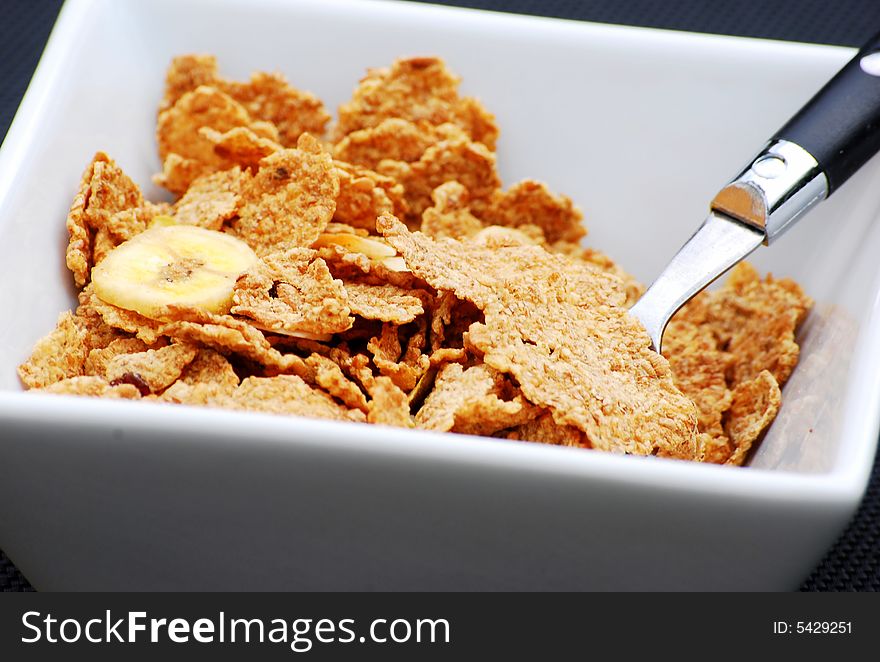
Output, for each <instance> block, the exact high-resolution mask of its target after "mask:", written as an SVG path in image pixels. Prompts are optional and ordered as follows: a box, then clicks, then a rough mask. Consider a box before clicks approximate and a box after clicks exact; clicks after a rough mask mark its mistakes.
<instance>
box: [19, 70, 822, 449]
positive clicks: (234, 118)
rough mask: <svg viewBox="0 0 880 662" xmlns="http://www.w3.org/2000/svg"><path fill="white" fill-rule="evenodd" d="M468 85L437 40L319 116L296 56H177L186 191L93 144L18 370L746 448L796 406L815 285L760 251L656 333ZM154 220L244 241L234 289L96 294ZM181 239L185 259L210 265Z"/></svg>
mask: <svg viewBox="0 0 880 662" xmlns="http://www.w3.org/2000/svg"><path fill="white" fill-rule="evenodd" d="M458 88H459V79H458V78H457V77H456V76H455V75H454V74H453V73H452V72H450V71H449V69H448V68H447V67H446V65H445V64H444V63H443V61H442V60H440V59H438V58H433V57H417V58H408V59H400V60H397V61H395V62H394V63H392V64H391V66H390V67H388V68H380V69H371V70H369V71H368V73H367V75H366V77H365V78H364V79H363V80H361V82H360V84H359V85H358V86H357V87H356V89H355V90H354V94H353V96H352V99H351V100H350V101H349V102H347V103H344V104H343V105H342V106H341V107H340V108H339V112H338V119H337V121H336V123H335V125H334V126H333V127H332V130H331V131H330V132H329V135H325V131H326V130H327V127H328V122H329V120H330V116H329V115H328V113H327V112H326V111H325V109H324V106H323V104H322V103H321V101H320V100H319V99H317V98H316V97H315V96H314V95H312V94H310V93H309V92H305V91H302V90H298V89H296V88H295V87H293V86H292V85H290V84H289V83H288V82H287V80H286V79H285V78H284V77H283V76H281V75H280V74H277V73H261V72H258V73H255V74H253V75H252V76H251V78H250V79H249V80H248V81H244V82H240V81H232V80H229V79H226V78H224V77H222V76H220V74H219V72H218V67H217V62H216V60H215V58H214V57H213V56H210V55H184V56H180V57H177V58H174V60H173V61H172V63H171V66H170V68H169V70H168V73H167V76H166V87H165V95H164V97H163V99H162V100H161V103H160V105H159V113H158V118H157V131H156V138H157V143H158V151H159V157H160V159H161V162H162V171H161V172H160V173H159V174H157V175H156V176H155V181H156V182H157V183H159V184H161V185H162V186H164V187H166V188H167V189H168V190H169V191H171V192H172V193H174V194H176V196H177V199H176V201H175V202H174V203H173V204H169V203H151V202H149V201H147V200H145V199H144V197H143V195H142V193H141V191H140V189H139V188H138V186H137V185H136V184H135V183H134V182H133V181H132V180H131V178H129V177H128V176H127V175H126V174H125V173H124V172H123V170H122V169H121V168H120V167H119V165H117V164H116V163H115V162H114V161H113V160H112V159H110V157H108V156H107V155H106V154H104V153H103V152H98V153H97V154H96V155H95V157H94V158H93V159H92V161H91V162H90V163H89V165H88V166H87V168H86V170H85V172H84V173H83V177H82V181H81V183H80V186H79V190H78V191H77V192H76V194H75V196H74V199H73V203H72V205H71V207H70V212H69V214H68V217H67V229H68V233H69V236H70V240H69V245H68V249H67V255H66V261H67V265H68V267H69V269H70V270H71V272H72V274H73V280H74V283H75V285H76V286H77V288H78V289H79V305H78V307H77V308H76V309H75V310H74V311H71V312H66V313H63V314H62V315H61V316H60V318H59V320H58V324H57V326H56V328H55V330H53V331H52V332H50V333H49V334H48V335H47V336H46V337H45V338H43V339H42V340H40V341H38V342H37V344H36V345H35V347H34V349H33V353H32V355H31V356H30V358H28V359H27V360H26V361H25V362H24V363H23V364H22V365H21V366H20V367H19V374H20V376H21V380H22V383H23V384H24V385H25V387H27V388H30V389H35V390H40V391H44V392H46V393H54V394H61V395H84V396H92V397H112V398H126V399H141V400H154V401H158V402H165V403H172V404H176V405H195V406H209V407H226V408H230V409H237V410H244V411H254V412H263V413H268V414H275V415H293V416H306V417H317V418H326V419H331V420H336V421H346V422H361V423H363V422H366V423H372V424H378V425H387V426H395V427H401V428H420V429H424V430H432V431H435V432H454V433H461V434H469V435H481V436H484V437H490V438H493V439H497V440H521V441H532V442H538V443H543V444H549V445H556V446H570V447H578V448H589V449H596V450H604V451H610V452H615V453H621V454H635V455H658V456H665V457H673V458H681V459H689V460H696V461H703V462H715V463H727V464H742V463H743V462H744V461H745V460H746V459H747V457H748V454H749V452H750V450H751V449H752V448H753V447H754V445H755V443H756V442H757V441H758V440H759V439H760V436H761V434H762V433H763V432H764V430H766V428H767V426H768V425H770V423H771V422H772V421H773V419H774V417H775V416H776V413H777V412H778V410H779V407H780V405H781V390H780V389H781V387H782V385H783V384H784V383H785V380H786V379H788V377H789V376H790V374H791V372H792V370H793V369H794V367H795V365H796V364H797V359H798V345H797V343H796V341H795V333H796V331H797V328H798V326H799V325H800V324H801V323H802V322H803V320H804V318H805V316H806V314H807V312H808V310H809V308H810V306H811V301H810V300H809V298H808V297H806V296H805V295H804V293H803V292H802V291H801V289H800V288H799V287H798V286H797V285H796V284H795V283H793V282H791V281H788V280H776V279H774V278H772V277H769V276H768V277H767V278H765V279H763V280H762V279H761V278H760V277H759V276H758V274H757V273H756V272H755V271H754V270H753V269H752V268H751V267H748V266H745V265H741V266H739V267H738V268H737V269H735V270H734V272H733V273H732V276H731V277H730V279H729V281H728V282H727V284H726V285H725V286H724V287H722V288H721V289H719V290H717V291H712V292H706V293H703V294H701V295H700V296H698V297H697V298H695V299H694V300H693V301H692V302H691V303H689V304H688V305H687V306H685V307H684V308H683V309H682V310H681V311H680V312H679V313H678V315H676V317H675V318H674V319H673V320H672V322H671V323H670V325H669V328H668V331H667V333H666V339H665V347H664V356H660V355H658V354H656V353H655V352H653V351H652V350H651V349H650V340H649V338H648V336H647V334H646V333H645V331H644V329H643V328H642V327H641V325H640V324H639V323H638V322H637V321H636V320H635V319H634V318H633V317H631V316H630V315H629V313H628V312H627V309H628V307H629V306H630V305H631V304H632V303H633V302H634V301H636V300H637V299H638V297H639V296H641V294H642V292H643V290H644V288H643V286H642V285H641V284H640V283H639V282H638V281H636V280H635V279H634V278H632V276H630V275H629V274H627V273H626V271H624V270H623V269H622V268H621V267H620V266H619V265H617V264H616V263H615V262H614V261H613V260H612V259H611V258H609V257H608V256H606V255H604V254H603V253H601V252H599V251H597V250H596V249H594V248H585V247H584V246H583V245H582V240H583V238H584V236H585V235H586V230H585V227H584V225H583V214H582V213H581V211H580V210H579V209H578V208H577V207H576V206H575V205H574V203H573V202H572V200H571V199H569V198H568V197H566V196H564V195H560V194H557V193H554V192H552V191H551V190H550V189H549V188H548V187H547V186H546V185H545V184H543V183H541V182H539V181H534V180H530V179H527V180H523V181H520V182H518V183H515V184H513V185H512V186H510V187H508V188H506V189H504V188H503V187H502V185H501V180H500V177H499V175H498V171H497V157H496V154H495V147H496V143H497V140H498V135H499V133H498V127H497V125H496V123H495V119H494V117H493V116H492V114H491V113H489V112H488V111H487V110H486V109H485V108H484V107H483V105H482V104H481V103H480V102H479V101H478V100H476V99H474V98H472V97H465V96H461V95H460V94H459V89H458ZM157 224H159V225H187V226H197V227H199V228H203V229H204V230H207V231H211V232H213V233H228V234H230V235H233V236H235V237H237V238H238V239H239V240H241V241H243V242H245V243H247V244H248V245H249V246H250V248H251V249H252V250H253V252H254V253H255V254H256V257H255V258H254V260H256V262H248V264H249V265H251V266H249V267H248V268H246V270H244V271H243V272H242V273H240V275H238V278H237V280H236V279H235V278H234V275H235V273H238V271H237V268H236V269H235V270H234V271H233V272H232V276H231V277H230V280H229V287H230V288H231V294H230V295H229V300H228V302H227V303H226V304H225V307H222V306H221V307H211V308H210V309H207V307H206V306H201V307H200V306H198V305H193V304H186V305H183V304H180V305H178V304H169V303H168V301H177V300H176V299H173V298H172V299H168V300H163V302H162V304H161V305H159V306H157V307H155V308H148V309H143V308H142V309H141V310H143V311H144V312H145V313H147V314H149V315H150V317H146V316H145V315H143V314H140V313H138V312H137V310H136V306H132V308H131V309H129V308H126V307H124V306H121V305H115V304H114V303H110V302H108V301H105V300H103V299H101V297H100V296H98V294H97V292H102V290H101V287H100V285H101V280H100V278H98V277H97V276H96V282H95V283H94V284H92V283H91V282H90V281H91V269H92V267H93V266H95V265H97V264H98V263H100V262H101V261H102V260H103V259H104V258H105V257H106V256H107V255H108V254H109V253H110V252H111V251H113V250H114V249H115V248H116V247H117V246H119V245H120V244H122V243H124V242H126V241H128V240H130V239H132V238H133V237H135V236H137V235H139V234H140V233H142V232H145V231H146V230H148V229H150V228H152V227H154V226H156V225H157ZM162 232H164V230H162ZM187 232H194V231H191V230H189V229H187ZM198 232H203V230H199V231H198ZM209 234H210V233H209ZM149 236H151V235H150V234H147V235H144V237H142V239H146V238H147V237H149ZM212 236H214V237H218V236H219V235H216V234H215V235H212ZM224 241H227V242H228V241H230V240H229V239H228V237H224ZM187 250H190V249H187ZM193 250H196V252H197V249H193ZM115 259H116V256H114V259H113V260H111V261H109V262H107V263H106V265H109V264H111V263H112V262H113V261H114V260H115ZM170 259H180V260H181V266H180V267H179V268H178V269H177V270H176V271H174V273H175V275H176V277H177V276H179V275H180V274H183V275H184V276H186V275H187V274H188V273H189V272H188V271H187V270H188V269H190V268H197V267H198V266H199V265H202V262H200V260H199V256H198V254H195V255H189V254H188V255H185V256H176V257H172V258H170ZM212 264H214V263H212ZM219 264H221V265H222V264H223V263H222V260H221V262H220V263H219ZM106 265H105V267H106ZM202 266H204V265H202ZM102 269H103V267H102ZM163 282H164V281H163ZM169 283H171V280H169ZM169 287H172V285H169ZM102 294H103V296H107V295H106V293H103V292H102ZM108 298H109V297H108ZM114 300H115V299H114ZM117 303H125V302H124V297H123V298H122V300H119V301H117Z"/></svg>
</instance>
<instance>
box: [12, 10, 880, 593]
mask: <svg viewBox="0 0 880 662" xmlns="http://www.w3.org/2000/svg"><path fill="white" fill-rule="evenodd" d="M3 4H4V7H3V10H4V11H3V20H2V21H0V135H2V136H5V135H6V130H7V129H8V127H9V123H10V122H11V121H12V116H13V115H14V114H15V109H16V108H17V107H18V104H19V101H20V100H21V96H22V94H24V91H25V88H26V87H27V83H28V81H29V80H30V77H31V75H32V73H33V70H34V67H35V66H36V64H37V60H38V58H39V55H40V52H41V51H42V49H43V45H44V44H45V41H46V37H47V36H48V34H49V30H50V29H51V27H52V23H53V21H54V19H55V16H56V14H57V13H58V8H59V7H60V5H61V2H60V0H11V2H10V1H9V0H7V1H6V2H4V3H3ZM437 4H446V5H460V6H468V7H475V8H478V9H490V10H496V11H509V12H519V13H523V14H534V15H542V16H555V17H558V18H570V19H580V20H590V21H600V22H605V23H621V24H626V25H640V26H648V27H658V28H669V29H674V30H692V31H695V32H714V33H718V34H730V35H742V36H749V37H763V38H769V39H787V40H791V41H807V42H815V43H823V44H839V45H844V46H857V45H859V44H860V43H862V42H863V41H865V40H867V38H868V37H869V36H870V35H871V34H873V33H874V32H876V31H877V30H878V29H880V2H878V1H877V0H834V1H833V2H830V1H829V0H666V1H664V2H658V1H657V0H580V1H579V0H481V1H471V2H468V1H466V0H456V1H454V2H452V1H446V2H444V1H442V0H441V1H440V2H438V3H437ZM878 589H880V458H878V461H876V462H875V465H874V470H873V473H872V475H871V484H870V486H869V488H868V492H867V494H866V495H865V499H864V501H863V502H862V505H861V507H860V508H859V511H858V513H857V514H856V516H855V518H854V519H853V521H852V522H851V523H850V525H849V527H848V528H847V530H846V531H845V532H844V534H843V535H842V536H841V537H840V539H839V540H838V541H837V543H835V545H834V547H832V549H831V550H830V551H829V552H828V554H827V555H826V557H825V559H823V561H822V562H821V563H820V564H819V566H818V567H817V568H816V569H815V570H814V571H813V572H812V573H811V574H810V576H809V577H808V578H807V579H806V580H805V581H804V583H803V586H802V587H801V590H804V591H875V590H878ZM28 590H33V589H32V588H31V586H30V584H29V583H28V582H27V580H26V579H25V578H24V577H23V576H22V575H21V573H19V572H18V570H17V569H16V568H15V566H14V565H13V564H12V562H11V561H10V560H9V558H7V556H6V555H5V554H4V553H3V552H2V551H0V591H28Z"/></svg>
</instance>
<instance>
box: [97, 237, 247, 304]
mask: <svg viewBox="0 0 880 662" xmlns="http://www.w3.org/2000/svg"><path fill="white" fill-rule="evenodd" d="M257 259H258V258H257V256H256V254H255V253H254V252H253V250H251V248H250V247H249V246H248V245H247V244H245V243H244V242H243V241H240V240H239V239H236V238H235V237H232V236H230V235H228V234H224V233H222V232H215V231H213V230H206V229H204V228H200V227H195V226H189V225H170V226H161V225H160V226H157V227H152V228H150V229H148V230H146V231H145V232H142V233H141V234H139V235H137V236H136V237H134V238H133V239H130V240H129V241H126V242H124V243H122V244H120V245H119V246H118V247H117V248H115V249H113V250H112V251H111V252H110V253H109V254H108V255H107V257H105V258H104V260H103V261H102V262H101V263H100V264H99V265H98V266H96V267H95V268H94V269H93V270H92V283H93V286H94V291H95V294H96V295H97V296H98V297H99V298H100V299H102V300H103V301H105V302H107V303H111V304H113V305H115V306H119V307H120V308H125V309H127V310H134V311H136V312H138V313H140V314H141V315H144V316H146V317H149V318H152V319H159V318H161V317H162V311H163V310H165V309H166V307H167V306H172V305H173V306H183V307H188V308H198V309H199V310H203V311H207V312H211V313H219V314H222V313H226V312H228V311H229V307H230V306H231V305H232V288H233V286H234V285H235V281H236V279H237V278H238V276H239V275H241V274H242V273H243V272H245V271H247V269H249V268H250V267H251V266H253V265H254V264H255V263H256V261H257Z"/></svg>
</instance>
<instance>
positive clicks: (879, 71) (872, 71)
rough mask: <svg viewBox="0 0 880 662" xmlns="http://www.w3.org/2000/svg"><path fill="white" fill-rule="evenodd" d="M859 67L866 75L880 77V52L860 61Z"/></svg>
mask: <svg viewBox="0 0 880 662" xmlns="http://www.w3.org/2000/svg"><path fill="white" fill-rule="evenodd" d="M859 66H860V67H861V68H862V71H864V72H865V73H866V74H869V75H871V76H880V52H877V53H870V54H868V55H866V56H865V57H863V58H862V59H861V60H859Z"/></svg>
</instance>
